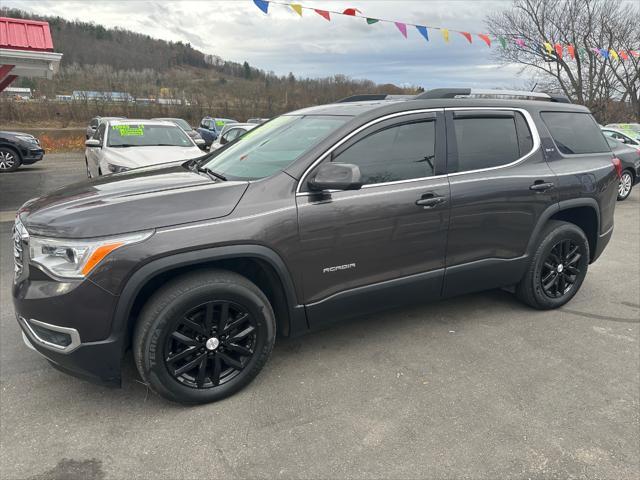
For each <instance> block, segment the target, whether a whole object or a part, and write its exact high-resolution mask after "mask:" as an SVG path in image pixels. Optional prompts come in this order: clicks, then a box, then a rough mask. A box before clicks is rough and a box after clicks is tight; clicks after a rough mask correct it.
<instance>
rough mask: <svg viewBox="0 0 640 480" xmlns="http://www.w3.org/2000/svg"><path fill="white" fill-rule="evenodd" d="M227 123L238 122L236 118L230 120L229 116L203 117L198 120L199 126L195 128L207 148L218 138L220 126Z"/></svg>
mask: <svg viewBox="0 0 640 480" xmlns="http://www.w3.org/2000/svg"><path fill="white" fill-rule="evenodd" d="M227 123H238V122H237V121H236V120H232V119H230V118H212V117H204V118H203V119H202V120H200V127H198V128H197V129H196V130H197V131H198V133H199V134H200V135H201V136H202V138H203V139H204V143H205V145H206V147H207V148H209V147H210V146H211V144H212V143H213V142H214V141H215V139H216V138H218V135H220V132H221V131H222V128H223V127H224V126H225V125H226V124H227Z"/></svg>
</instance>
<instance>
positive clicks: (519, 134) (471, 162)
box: [453, 112, 533, 172]
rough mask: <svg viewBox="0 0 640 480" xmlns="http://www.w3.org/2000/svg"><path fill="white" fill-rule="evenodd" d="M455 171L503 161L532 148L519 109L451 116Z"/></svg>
mask: <svg viewBox="0 0 640 480" xmlns="http://www.w3.org/2000/svg"><path fill="white" fill-rule="evenodd" d="M453 122H454V129H455V138H456V146H457V150H458V168H457V171H458V172H466V171H470V170H479V169H483V168H491V167H499V166H501V165H507V164H509V163H512V162H514V161H516V160H518V159H519V158H520V157H523V156H524V155H526V154H527V153H528V152H530V151H531V149H532V148H533V137H532V136H531V131H530V130H529V127H528V126H527V122H526V121H525V119H524V117H523V116H522V115H521V114H520V113H517V112H516V113H515V114H514V115H508V116H484V117H483V116H482V114H465V113H462V114H461V115H460V116H458V117H457V118H456V117H454V120H453Z"/></svg>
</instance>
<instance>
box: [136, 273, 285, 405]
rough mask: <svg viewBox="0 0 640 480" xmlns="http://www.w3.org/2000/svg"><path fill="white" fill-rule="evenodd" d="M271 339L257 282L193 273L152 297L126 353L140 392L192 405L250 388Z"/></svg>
mask: <svg viewBox="0 0 640 480" xmlns="http://www.w3.org/2000/svg"><path fill="white" fill-rule="evenodd" d="M275 338H276V319H275V315H274V313H273V308H272V307H271V304H270V303H269V299H268V298H267V296H266V295H265V294H264V292H263V291H262V290H261V289H260V288H259V287H258V286H257V285H256V284H255V283H253V282H252V281H251V280H249V279H248V278H246V277H244V276H242V275H240V274H238V273H235V272H230V271H226V270H213V269H212V270H196V271H194V272H193V273H188V274H184V275H181V276H179V277H177V278H174V279H172V280H170V281H168V282H166V283H165V284H164V285H163V286H162V287H161V288H159V289H158V290H157V291H156V292H155V293H154V295H152V296H151V298H150V299H149V300H148V301H147V303H146V304H145V306H144V308H143V309H142V311H141V312H140V315H139V317H138V320H137V323H136V326H135V331H134V335H133V341H132V347H133V354H134V358H135V361H136V367H137V368H138V372H139V373H140V376H141V377H142V379H143V380H144V383H145V384H146V385H148V386H149V387H150V388H151V389H152V390H153V391H154V392H156V393H158V394H159V395H161V396H163V397H164V398H166V399H168V400H172V401H175V402H180V403H184V404H197V403H208V402H215V401H217V400H221V399H223V398H226V397H228V396H230V395H233V394H234V393H236V392H237V391H239V390H241V389H242V388H244V387H245V386H246V385H248V384H249V383H250V382H251V381H252V380H253V379H254V378H255V376H256V375H257V374H258V373H259V372H260V370H261V369H262V367H264V365H265V364H266V362H267V359H268V358H269V355H270V354H271V350H272V349H273V345H274V343H275Z"/></svg>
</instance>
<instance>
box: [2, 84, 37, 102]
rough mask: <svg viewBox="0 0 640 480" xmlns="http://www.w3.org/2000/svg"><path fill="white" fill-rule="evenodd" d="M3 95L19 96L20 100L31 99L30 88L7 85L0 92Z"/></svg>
mask: <svg viewBox="0 0 640 480" xmlns="http://www.w3.org/2000/svg"><path fill="white" fill-rule="evenodd" d="M2 95H3V96H4V97H11V98H19V99H21V100H31V98H33V94H32V92H31V89H30V88H21V87H7V88H5V89H4V91H3V92H2Z"/></svg>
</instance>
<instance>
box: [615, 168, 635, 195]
mask: <svg viewBox="0 0 640 480" xmlns="http://www.w3.org/2000/svg"><path fill="white" fill-rule="evenodd" d="M632 189H633V173H631V172H630V171H629V170H625V171H624V172H622V175H621V176H620V183H619V184H618V201H620V202H621V201H623V200H626V199H627V198H628V197H629V195H631V190H632Z"/></svg>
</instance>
